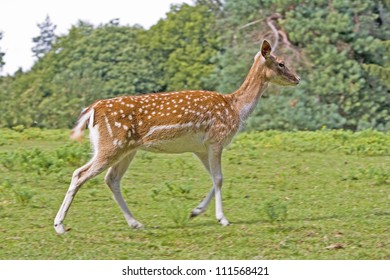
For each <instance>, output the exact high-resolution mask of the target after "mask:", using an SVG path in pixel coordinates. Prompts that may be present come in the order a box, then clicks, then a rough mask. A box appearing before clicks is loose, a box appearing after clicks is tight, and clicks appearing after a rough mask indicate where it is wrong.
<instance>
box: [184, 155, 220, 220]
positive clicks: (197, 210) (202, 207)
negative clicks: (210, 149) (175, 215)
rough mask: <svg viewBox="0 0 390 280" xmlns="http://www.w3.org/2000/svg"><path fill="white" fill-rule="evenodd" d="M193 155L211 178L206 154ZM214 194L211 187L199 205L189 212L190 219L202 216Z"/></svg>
mask: <svg viewBox="0 0 390 280" xmlns="http://www.w3.org/2000/svg"><path fill="white" fill-rule="evenodd" d="M195 155H196V156H197V157H198V158H199V160H200V162H201V163H202V164H203V166H204V168H205V169H206V170H207V172H208V173H209V175H210V176H211V172H210V165H209V156H208V154H207V153H195ZM214 194H215V189H214V186H212V187H211V190H210V192H209V193H208V195H207V196H206V197H205V198H204V199H203V200H202V201H201V202H200V203H199V205H198V206H197V207H195V208H194V209H193V210H192V211H191V215H190V218H194V217H196V216H198V215H200V214H202V213H203V212H204V211H206V209H207V207H208V206H209V204H210V201H211V200H212V199H213V197H214Z"/></svg>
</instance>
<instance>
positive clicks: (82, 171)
mask: <svg viewBox="0 0 390 280" xmlns="http://www.w3.org/2000/svg"><path fill="white" fill-rule="evenodd" d="M106 167H107V162H106V161H99V160H98V157H97V156H95V157H94V158H93V159H92V160H91V161H90V162H88V163H87V164H85V165H83V166H82V167H80V168H78V169H76V170H75V171H74V172H73V176H72V181H71V183H70V186H69V189H68V191H67V193H66V195H65V198H64V201H63V202H62V205H61V207H60V209H59V210H58V213H57V215H56V217H55V219H54V229H55V230H56V232H57V233H58V234H63V233H65V232H66V230H65V226H64V219H65V217H66V214H67V213H68V210H69V207H70V205H71V204H72V201H73V199H74V197H75V195H76V193H77V191H78V190H79V189H80V187H81V186H82V185H83V184H84V183H85V182H86V181H87V180H89V179H91V178H93V177H95V176H97V175H98V174H100V173H101V172H102V171H103V170H104V169H105V168H106Z"/></svg>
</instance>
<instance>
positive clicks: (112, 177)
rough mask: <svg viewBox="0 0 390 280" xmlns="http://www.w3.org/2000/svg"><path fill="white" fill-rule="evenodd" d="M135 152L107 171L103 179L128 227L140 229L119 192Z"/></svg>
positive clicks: (138, 223)
mask: <svg viewBox="0 0 390 280" xmlns="http://www.w3.org/2000/svg"><path fill="white" fill-rule="evenodd" d="M135 154H136V151H132V152H131V153H130V154H129V155H127V156H126V157H125V158H123V159H122V160H121V161H119V162H118V163H116V164H115V165H113V166H112V167H110V168H109V169H108V172H107V174H106V176H105V178H104V180H105V181H106V183H107V185H108V186H109V188H110V190H111V191H112V193H113V195H114V198H115V201H116V202H117V203H118V205H119V207H120V209H121V210H122V212H123V215H124V216H125V219H126V221H127V223H128V224H129V226H131V227H133V228H142V224H141V223H140V222H138V221H137V220H136V219H135V218H134V216H133V215H132V214H131V212H130V210H129V208H128V207H127V204H126V202H125V200H124V199H123V196H122V193H121V190H120V181H121V179H122V177H123V175H124V174H125V172H126V170H127V168H128V167H129V165H130V163H131V161H132V160H133V158H134V156H135Z"/></svg>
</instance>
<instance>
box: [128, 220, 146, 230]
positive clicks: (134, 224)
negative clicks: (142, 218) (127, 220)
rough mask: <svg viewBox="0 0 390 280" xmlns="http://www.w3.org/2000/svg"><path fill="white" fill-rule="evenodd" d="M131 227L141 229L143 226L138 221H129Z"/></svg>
mask: <svg viewBox="0 0 390 280" xmlns="http://www.w3.org/2000/svg"><path fill="white" fill-rule="evenodd" d="M131 227H132V228H135V229H142V228H143V227H144V226H143V225H142V224H141V223H140V222H138V221H134V222H132V223H131Z"/></svg>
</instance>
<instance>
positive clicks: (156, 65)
mask: <svg viewBox="0 0 390 280" xmlns="http://www.w3.org/2000/svg"><path fill="white" fill-rule="evenodd" d="M215 27H216V26H215V17H214V14H213V11H212V9H211V8H209V7H208V6H206V5H200V4H198V5H195V6H190V5H188V4H183V5H177V6H172V7H171V11H170V12H169V13H168V14H167V17H166V19H164V20H160V21H159V22H158V23H157V24H156V25H154V26H153V27H152V28H151V29H150V30H148V31H147V33H146V36H145V38H144V41H145V42H146V43H145V45H146V46H148V52H149V57H150V61H151V62H152V63H153V71H154V73H153V76H154V77H156V78H158V79H157V81H156V83H157V84H158V85H159V88H158V91H173V90H182V89H214V88H215V85H214V84H215V81H213V82H212V83H210V76H211V74H212V73H213V72H214V70H215V63H214V61H213V59H214V57H215V56H216V55H217V54H218V52H219V50H220V45H219V40H218V31H217V30H216V28H215Z"/></svg>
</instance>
